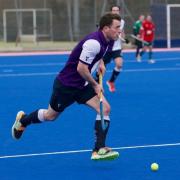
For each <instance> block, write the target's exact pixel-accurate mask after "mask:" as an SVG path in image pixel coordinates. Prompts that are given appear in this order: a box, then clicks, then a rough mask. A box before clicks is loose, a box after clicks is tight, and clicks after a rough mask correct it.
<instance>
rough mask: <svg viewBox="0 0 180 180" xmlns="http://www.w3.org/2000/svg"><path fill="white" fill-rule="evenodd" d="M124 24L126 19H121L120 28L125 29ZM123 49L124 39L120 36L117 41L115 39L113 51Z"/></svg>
mask: <svg viewBox="0 0 180 180" xmlns="http://www.w3.org/2000/svg"><path fill="white" fill-rule="evenodd" d="M124 26H125V21H124V20H123V19H121V24H120V30H121V31H124ZM120 49H122V41H121V39H120V38H118V39H117V40H116V41H114V45H113V47H112V51H116V50H120Z"/></svg>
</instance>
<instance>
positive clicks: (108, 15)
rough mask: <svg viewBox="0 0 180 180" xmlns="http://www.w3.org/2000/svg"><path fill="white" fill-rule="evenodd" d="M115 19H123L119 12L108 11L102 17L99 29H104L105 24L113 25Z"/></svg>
mask: <svg viewBox="0 0 180 180" xmlns="http://www.w3.org/2000/svg"><path fill="white" fill-rule="evenodd" d="M114 19H115V20H118V21H121V17H120V16H119V15H118V14H112V13H106V14H105V15H104V16H102V17H101V19H100V22H99V29H101V30H102V29H103V28H104V26H111V25H112V22H113V20H114Z"/></svg>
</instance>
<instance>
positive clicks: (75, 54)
mask: <svg viewBox="0 0 180 180" xmlns="http://www.w3.org/2000/svg"><path fill="white" fill-rule="evenodd" d="M110 42H111V41H110ZM110 42H107V41H106V39H105V37H104V35H103V33H102V31H100V30H99V31H96V32H94V33H91V34H89V35H88V36H86V37H85V38H84V39H82V40H81V41H80V42H79V43H78V44H77V45H76V47H75V48H74V49H73V51H72V52H71V54H70V56H69V59H68V61H67V63H66V65H65V67H64V68H63V69H62V71H60V72H59V74H58V77H57V78H58V79H59V81H60V82H61V83H62V84H63V85H65V86H68V87H75V88H78V89H83V88H84V86H85V85H86V84H87V83H86V81H85V80H84V79H83V78H82V77H81V75H80V74H79V73H78V72H77V65H78V63H79V61H80V62H82V63H84V64H86V65H87V66H88V69H89V72H90V73H92V72H93V71H94V70H95V69H96V68H97V66H98V64H99V62H100V59H101V58H102V57H103V55H104V54H105V52H106V50H107V48H108V46H109V44H110Z"/></svg>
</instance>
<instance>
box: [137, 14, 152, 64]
mask: <svg viewBox="0 0 180 180" xmlns="http://www.w3.org/2000/svg"><path fill="white" fill-rule="evenodd" d="M140 31H141V37H142V39H143V40H144V41H146V42H148V43H144V44H143V49H142V51H141V52H140V58H141V57H142V55H143V54H144V52H146V50H147V49H149V60H148V61H149V63H155V61H154V60H153V59H152V46H153V41H154V34H155V25H154V23H153V21H152V17H151V16H150V15H148V16H147V17H146V19H145V20H144V21H143V23H142V26H141V30H140Z"/></svg>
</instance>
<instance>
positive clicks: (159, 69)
mask: <svg viewBox="0 0 180 180" xmlns="http://www.w3.org/2000/svg"><path fill="white" fill-rule="evenodd" d="M179 70H180V67H175V68H151V69H148V68H147V69H125V70H123V72H153V71H179ZM106 72H107V73H110V72H112V71H111V70H107V71H106ZM56 74H58V72H44V73H16V74H0V78H1V77H22V76H23V77H24V76H49V75H56Z"/></svg>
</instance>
